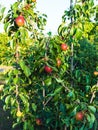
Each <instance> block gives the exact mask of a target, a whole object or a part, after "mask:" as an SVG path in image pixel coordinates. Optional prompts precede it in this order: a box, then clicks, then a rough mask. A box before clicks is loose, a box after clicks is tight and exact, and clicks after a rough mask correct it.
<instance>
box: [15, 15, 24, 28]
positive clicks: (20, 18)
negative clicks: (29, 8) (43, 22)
mask: <svg viewBox="0 0 98 130" xmlns="http://www.w3.org/2000/svg"><path fill="white" fill-rule="evenodd" d="M15 23H16V25H17V26H18V27H21V26H23V25H24V24H25V19H24V16H22V15H20V16H18V17H17V18H16V19H15Z"/></svg>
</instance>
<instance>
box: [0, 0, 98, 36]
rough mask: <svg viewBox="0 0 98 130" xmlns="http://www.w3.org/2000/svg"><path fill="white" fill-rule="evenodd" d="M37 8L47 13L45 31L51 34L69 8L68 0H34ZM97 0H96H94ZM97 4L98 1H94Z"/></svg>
mask: <svg viewBox="0 0 98 130" xmlns="http://www.w3.org/2000/svg"><path fill="white" fill-rule="evenodd" d="M15 1H17V0H0V4H1V5H3V6H6V7H7V8H9V7H10V4H12V3H14V2H15ZM36 1H37V10H38V11H40V12H41V13H45V14H47V16H48V18H47V25H46V32H48V31H51V32H52V33H53V34H55V33H56V32H57V28H58V26H59V25H60V23H61V17H62V15H63V14H64V11H65V10H66V9H67V8H69V3H70V0H36ZM94 1H97V0H94ZM96 4H98V1H97V2H96Z"/></svg>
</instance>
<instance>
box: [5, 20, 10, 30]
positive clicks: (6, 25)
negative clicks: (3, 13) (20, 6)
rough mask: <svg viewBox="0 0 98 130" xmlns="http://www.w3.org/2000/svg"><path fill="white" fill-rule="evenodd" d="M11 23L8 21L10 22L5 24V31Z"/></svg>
mask: <svg viewBox="0 0 98 130" xmlns="http://www.w3.org/2000/svg"><path fill="white" fill-rule="evenodd" d="M9 25H10V23H8V22H7V23H5V24H4V30H5V32H6V31H7V29H8V26H9Z"/></svg>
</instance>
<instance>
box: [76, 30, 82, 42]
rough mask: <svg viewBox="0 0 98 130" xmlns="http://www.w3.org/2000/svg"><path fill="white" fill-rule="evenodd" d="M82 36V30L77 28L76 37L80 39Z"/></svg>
mask: <svg viewBox="0 0 98 130" xmlns="http://www.w3.org/2000/svg"><path fill="white" fill-rule="evenodd" d="M81 37H82V31H81V30H80V29H77V30H76V34H75V38H76V39H77V40H79V39H80V38H81Z"/></svg>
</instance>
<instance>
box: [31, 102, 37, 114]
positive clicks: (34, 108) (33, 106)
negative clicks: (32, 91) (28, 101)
mask: <svg viewBox="0 0 98 130" xmlns="http://www.w3.org/2000/svg"><path fill="white" fill-rule="evenodd" d="M32 109H33V110H34V111H35V112H36V109H37V106H36V104H35V103H32Z"/></svg>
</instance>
